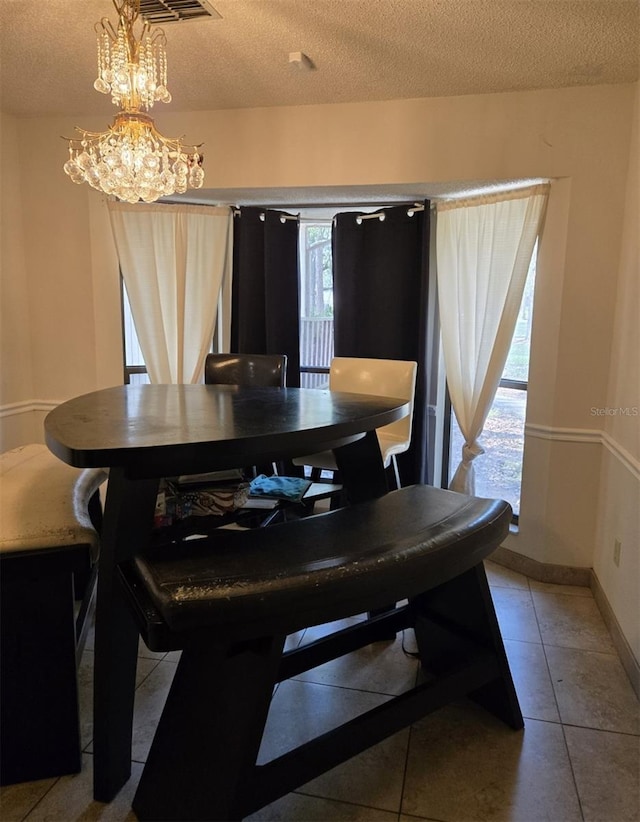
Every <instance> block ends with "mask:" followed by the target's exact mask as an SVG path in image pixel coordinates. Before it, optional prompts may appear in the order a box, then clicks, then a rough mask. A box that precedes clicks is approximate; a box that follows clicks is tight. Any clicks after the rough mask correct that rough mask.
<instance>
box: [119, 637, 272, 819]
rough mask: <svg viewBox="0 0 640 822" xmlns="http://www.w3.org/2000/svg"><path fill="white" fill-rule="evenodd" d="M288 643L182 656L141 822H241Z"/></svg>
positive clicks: (189, 651) (153, 754)
mask: <svg viewBox="0 0 640 822" xmlns="http://www.w3.org/2000/svg"><path fill="white" fill-rule="evenodd" d="M284 639H285V637H274V638H265V639H259V640H253V641H251V642H246V643H242V644H240V645H237V646H234V647H232V648H230V649H218V650H216V649H215V648H212V647H210V646H206V647H202V646H200V647H192V648H186V649H185V650H184V651H183V652H182V657H181V659H180V662H179V664H178V669H177V671H176V675H175V677H174V680H173V683H172V686H171V690H170V692H169V696H168V697H167V702H166V705H165V708H164V711H163V713H162V717H161V719H160V723H159V725H158V728H157V730H156V734H155V737H154V740H153V744H152V746H151V750H150V752H149V757H148V759H147V764H146V765H145V768H144V771H143V774H142V778H141V780H140V784H139V786H138V790H137V793H136V796H135V799H134V801H133V809H134V811H135V813H136V815H137V817H138V819H140V820H153V822H162V821H163V820H189V822H197V821H198V820H207V822H214V821H215V820H236V819H240V818H241V817H240V816H239V811H238V808H239V805H240V802H241V801H243V800H246V797H244V796H243V790H244V788H246V785H247V784H248V779H249V775H250V773H251V772H252V770H253V768H254V765H255V762H256V759H257V756H258V751H259V749H260V741H261V739H262V732H263V730H264V725H265V722H266V719H267V714H268V711H269V704H270V701H271V695H272V692H273V686H274V683H275V682H276V679H277V671H278V666H279V663H280V659H281V656H282V649H283V646H284Z"/></svg>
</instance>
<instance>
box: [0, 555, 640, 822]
mask: <svg viewBox="0 0 640 822" xmlns="http://www.w3.org/2000/svg"><path fill="white" fill-rule="evenodd" d="M487 570H488V574H489V581H490V584H491V589H492V594H493V598H494V602H495V606H496V611H497V613H498V618H499V621H500V625H501V628H502V633H503V637H504V640H505V645H506V648H507V653H508V656H509V660H510V664H511V669H512V673H513V677H514V681H515V684H516V689H517V691H518V695H519V698H520V704H521V707H522V712H523V714H524V716H525V729H524V732H514V731H512V730H510V729H509V728H507V727H505V726H504V725H502V724H501V723H500V722H499V721H498V720H496V719H494V718H493V717H492V716H490V715H488V714H487V713H485V712H484V711H482V710H481V709H479V708H476V707H474V706H473V705H471V704H470V703H466V702H461V703H458V704H455V705H452V706H450V707H448V708H446V709H443V710H442V711H439V712H437V713H435V714H432V715H431V716H430V717H428V718H426V719H424V720H422V721H420V722H418V723H417V724H416V725H414V726H412V727H411V728H410V729H405V730H404V731H401V732H400V733H397V734H396V735H395V736H393V737H391V738H389V739H387V740H385V741H384V742H381V743H380V744H379V745H376V746H375V747H373V748H371V749H369V750H368V751H366V752H365V753H363V754H361V755H360V756H357V757H355V758H354V759H352V760H350V761H348V762H346V763H345V764H343V765H341V766H340V767H338V768H334V769H333V770H332V771H329V772H328V773H326V774H324V775H323V776H321V777H319V778H317V779H314V780H313V781H312V782H309V783H308V784H306V785H304V786H303V787H301V788H300V789H299V790H298V791H296V792H295V793H293V794H290V795H289V796H286V797H284V798H282V799H281V800H279V801H278V802H275V803H273V804H272V805H270V806H268V807H266V808H264V809H262V810H261V811H259V812H257V813H255V814H254V815H253V816H251V817H249V819H250V820H251V822H267V821H271V820H282V822H285V821H286V822H312V821H314V822H315V821H316V820H317V821H318V822H329V820H335V821H336V822H342V821H343V820H349V822H355V821H357V822H411V820H432V821H433V820H439V822H481V821H482V822H484V821H485V820H510V822H536V820H546V822H572V821H573V820H586V821H587V822H596V821H598V822H599V821H600V820H601V822H627V820H628V821H629V822H637V820H638V819H640V800H639V790H638V782H639V771H640V710H639V706H638V701H637V700H636V698H635V695H634V693H633V690H632V688H631V686H630V684H629V681H628V679H627V677H626V674H625V672H624V670H623V668H622V666H621V664H620V661H619V659H618V657H617V655H616V652H615V650H614V647H613V645H612V643H611V639H610V637H609V635H608V633H607V630H606V628H605V626H604V623H603V621H602V618H601V617H600V614H599V612H598V609H597V607H596V604H595V602H594V600H593V597H592V595H591V592H590V591H589V589H587V588H574V587H568V586H557V585H543V584H540V583H536V582H534V581H532V580H528V579H527V578H526V577H523V576H521V575H520V574H516V573H514V572H511V571H508V570H506V569H504V568H501V567H499V566H497V565H495V564H492V563H488V564H487ZM322 630H323V629H322V628H315V629H309V630H308V631H307V639H308V638H309V637H310V636H311V635H312V634H314V635H317V634H319V633H320V632H321V631H322ZM325 630H326V629H325ZM302 638H303V634H302V633H301V634H300V635H296V636H294V637H290V638H289V642H290V643H297V642H299V641H301V640H302ZM411 641H412V636H411V635H410V634H409V633H408V632H407V635H406V636H405V638H404V642H405V646H407V650H410V646H411ZM92 657H93V651H92V648H91V644H90V643H89V644H88V646H87V648H86V650H85V653H84V657H83V661H82V666H81V671H80V677H81V715H82V739H83V747H84V750H85V755H84V767H83V771H82V773H80V774H78V775H77V776H70V777H62V778H59V779H49V780H42V781H40V782H32V783H26V784H22V785H13V786H8V787H5V788H3V789H2V790H1V791H0V819H1V820H2V822H12V821H13V820H16V822H17V821H18V820H28V822H44V820H50V822H73V821H74V820H83V822H86V821H87V820H109V822H122V821H123V820H135V815H134V814H133V812H132V811H131V800H132V797H133V794H134V792H135V788H136V784H137V780H138V779H139V776H140V772H141V770H142V765H143V763H144V761H145V757H146V755H147V752H148V750H149V746H150V743H151V739H152V736H153V732H154V727H155V722H156V720H157V717H158V715H159V713H160V711H161V709H162V704H163V700H164V697H165V695H166V692H167V689H168V687H169V683H170V682H171V678H172V676H173V673H174V671H175V667H176V660H177V656H176V654H166V655H163V654H153V653H151V652H149V651H148V650H146V648H144V646H141V649H140V659H139V665H138V690H137V695H136V713H135V730H134V744H133V760H134V762H133V772H132V776H131V779H130V780H129V782H128V783H127V785H126V786H125V788H124V789H123V790H122V791H121V793H120V794H119V796H118V797H117V799H116V800H115V801H114V802H112V803H111V804H109V805H102V804H100V803H97V802H93V801H92V798H91V780H92V773H91V771H92V753H91V751H92V747H91V736H92V727H91V676H92ZM417 675H418V667H417V663H416V660H415V659H413V658H412V657H410V656H408V655H406V654H405V653H404V652H403V648H402V639H401V637H398V638H397V639H396V641H395V642H388V643H378V644H376V645H374V646H370V647H368V648H366V649H363V650H361V651H359V652H357V653H355V654H352V655H350V656H348V657H344V658H342V659H340V660H335V661H334V662H332V663H328V664H326V665H323V666H321V667H319V668H316V669H315V670H312V671H308V672H307V673H305V674H303V675H302V676H300V677H297V678H296V679H294V680H289V681H288V682H284V683H282V684H281V685H280V686H279V687H278V689H277V691H276V693H275V696H274V699H273V703H272V708H271V712H270V715H269V720H268V723H267V729H266V734H265V739H264V742H263V747H262V750H261V759H270V758H271V757H272V756H273V755H275V754H278V753H281V752H283V751H284V750H286V749H287V748H289V747H292V746H293V745H294V744H298V743H300V742H302V741H304V740H305V739H306V738H308V737H310V736H312V735H315V734H316V733H318V732H320V731H323V730H326V729H328V728H329V727H330V726H331V724H332V723H333V724H336V723H337V722H341V721H343V720H344V719H346V718H349V717H351V716H353V715H355V714H357V713H359V712H361V711H362V710H366V709H368V708H370V707H373V706H375V705H377V704H379V703H381V702H383V701H384V700H385V699H387V698H388V696H389V695H393V694H396V693H399V692H401V691H402V690H403V689H404V688H405V687H407V686H410V685H412V684H413V682H414V681H415V678H416V676H417Z"/></svg>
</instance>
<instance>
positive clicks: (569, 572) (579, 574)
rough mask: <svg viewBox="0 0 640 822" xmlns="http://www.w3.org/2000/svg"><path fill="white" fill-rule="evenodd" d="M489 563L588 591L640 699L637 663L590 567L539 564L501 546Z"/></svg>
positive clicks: (536, 578) (538, 580)
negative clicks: (589, 590) (588, 589)
mask: <svg viewBox="0 0 640 822" xmlns="http://www.w3.org/2000/svg"><path fill="white" fill-rule="evenodd" d="M491 561H492V562H495V563H497V564H498V565H502V566H503V567H504V568H509V569H510V570H511V571H517V572H518V573H519V574H523V575H524V576H526V577H529V578H530V579H535V580H536V581H537V582H549V583H553V584H555V585H579V586H582V587H583V588H590V589H591V592H592V593H593V598H594V600H595V602H596V605H597V606H598V610H599V611H600V614H601V615H602V619H603V620H604V624H605V625H606V626H607V629H608V631H609V633H610V635H611V640H612V642H613V645H614V647H615V649H616V651H617V652H618V656H619V658H620V662H621V663H622V667H623V668H624V669H625V671H626V673H627V676H628V677H629V680H630V682H631V687H632V688H633V690H634V691H635V693H636V696H637V697H638V699H640V663H638V660H637V659H636V658H635V656H634V653H633V651H632V650H631V646H630V645H629V643H628V642H627V640H626V638H625V636H624V634H623V633H622V629H621V628H620V624H619V622H618V620H617V618H616V615H615V614H614V612H613V608H612V607H611V605H610V604H609V600H608V599H607V597H606V594H605V592H604V591H603V590H602V586H601V585H600V581H599V580H598V577H597V576H596V574H595V572H594V570H593V569H592V568H574V567H571V566H570V565H552V564H550V563H546V562H538V561H537V560H535V559H531V558H530V557H525V556H522V554H517V553H516V552H515V551H511V550H510V549H509V548H503V547H500V548H498V549H496V551H494V553H493V554H492V555H491Z"/></svg>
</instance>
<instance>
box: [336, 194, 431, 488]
mask: <svg viewBox="0 0 640 822" xmlns="http://www.w3.org/2000/svg"><path fill="white" fill-rule="evenodd" d="M429 205H430V204H429V202H428V201H427V202H425V203H424V206H425V208H424V211H414V212H413V215H412V216H410V215H409V211H410V209H409V208H408V207H407V206H406V205H405V206H398V207H393V208H385V209H382V210H381V211H380V212H379V213H380V214H384V220H380V219H379V217H373V218H372V217H368V218H365V219H362V220H361V222H360V223H358V217H366V215H364V214H358V213H354V212H346V213H342V214H337V215H336V217H335V220H334V224H333V233H332V245H333V299H334V334H335V354H336V356H340V357H375V358H379V359H392V360H393V359H396V360H415V361H416V362H417V363H418V375H417V382H416V398H415V407H414V417H413V434H412V444H411V448H410V449H409V451H407V452H406V453H405V454H400V455H399V457H398V469H399V472H400V479H401V482H402V484H403V485H409V484H412V483H424V482H427V481H429V479H430V474H431V471H432V468H431V466H430V462H431V461H432V460H430V459H429V452H430V451H432V450H433V449H432V445H433V443H432V434H431V430H430V425H429V405H430V403H429V401H428V400H429V382H430V377H431V367H430V365H429V364H428V359H429V358H430V355H431V346H430V339H429V332H430V329H429V327H428V326H429V321H428V317H429V291H430V288H429V286H430V283H429V243H430V207H429ZM430 469H431V470H430Z"/></svg>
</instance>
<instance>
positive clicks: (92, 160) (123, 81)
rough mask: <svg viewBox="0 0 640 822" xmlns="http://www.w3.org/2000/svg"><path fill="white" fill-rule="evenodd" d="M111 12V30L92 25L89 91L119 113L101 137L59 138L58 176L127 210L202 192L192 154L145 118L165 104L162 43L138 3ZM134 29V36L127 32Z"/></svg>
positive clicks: (118, 4) (128, 1) (125, 1)
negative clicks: (94, 69) (63, 151)
mask: <svg viewBox="0 0 640 822" xmlns="http://www.w3.org/2000/svg"><path fill="white" fill-rule="evenodd" d="M113 5H114V6H115V8H116V11H117V12H118V26H117V29H114V27H113V26H112V24H111V22H110V21H109V20H108V19H107V18H106V17H104V18H103V19H102V20H101V21H100V22H99V23H96V25H95V30H96V33H97V45H98V76H97V78H96V80H95V82H94V84H93V87H94V88H95V90H96V91H98V92H100V93H101V94H110V95H111V102H112V103H113V104H114V105H116V106H118V107H119V108H120V109H121V110H120V112H119V113H118V114H117V115H116V116H115V118H114V121H113V124H112V125H111V126H110V127H109V130H108V131H104V132H98V133H96V132H90V131H85V130H84V129H82V128H76V131H77V132H78V134H79V136H78V137H71V138H65V139H67V140H68V143H69V159H68V160H67V162H66V163H65V164H64V167H63V168H64V171H65V173H66V174H67V175H68V176H69V178H70V179H71V181H72V182H74V183H77V184H78V185H80V184H81V183H88V184H89V185H90V186H92V187H93V188H96V189H98V190H99V191H102V192H104V193H105V194H111V195H114V196H115V197H117V198H118V199H120V200H124V201H126V202H128V203H137V202H139V201H141V200H142V201H143V202H146V203H152V202H154V201H155V200H157V199H159V198H160V197H166V196H169V195H171V194H175V193H177V194H184V193H185V191H187V189H188V188H202V185H203V183H204V171H203V170H202V161H203V157H202V154H201V153H200V152H199V151H198V149H199V148H200V146H183V145H182V141H181V140H180V139H178V138H171V137H163V136H162V134H160V132H159V131H158V130H157V129H156V127H155V124H154V122H153V120H152V119H151V117H150V116H149V115H148V114H146V113H145V112H146V111H148V110H149V109H150V108H152V107H153V105H154V103H156V102H161V103H169V102H170V101H171V94H170V93H169V91H168V89H167V56H166V51H165V46H166V38H165V35H164V32H163V30H162V29H157V28H153V27H152V25H151V24H150V23H147V22H146V21H144V20H143V19H142V18H141V17H140V0H113ZM136 22H140V23H141V25H142V29H141V31H140V34H139V36H137V37H136V35H135V33H134V25H135V24H136Z"/></svg>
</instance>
